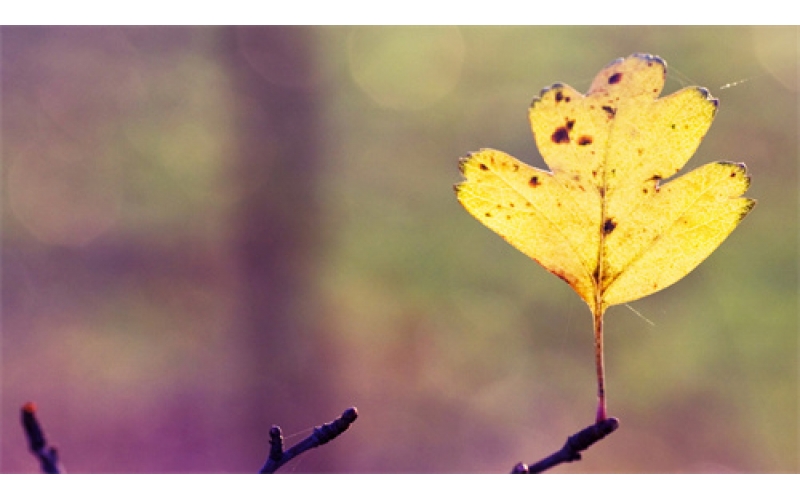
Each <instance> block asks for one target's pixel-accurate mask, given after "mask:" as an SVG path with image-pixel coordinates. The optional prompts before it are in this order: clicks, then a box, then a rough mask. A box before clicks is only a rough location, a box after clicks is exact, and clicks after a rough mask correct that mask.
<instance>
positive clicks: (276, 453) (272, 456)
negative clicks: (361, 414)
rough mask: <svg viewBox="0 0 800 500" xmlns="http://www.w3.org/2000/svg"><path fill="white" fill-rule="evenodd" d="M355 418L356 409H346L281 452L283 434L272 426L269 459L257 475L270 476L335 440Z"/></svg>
mask: <svg viewBox="0 0 800 500" xmlns="http://www.w3.org/2000/svg"><path fill="white" fill-rule="evenodd" d="M356 418H358V411H357V410H356V408H355V407H352V408H348V409H346V410H345V411H344V413H342V416H341V417H339V418H337V419H336V420H334V421H333V422H329V423H327V424H324V425H321V426H319V427H314V431H313V432H312V433H311V435H310V436H308V437H307V438H305V439H304V440H302V441H300V442H299V443H297V444H296V445H294V446H292V447H291V448H289V449H288V450H286V451H284V450H283V433H282V432H281V428H280V427H278V426H277V425H274V426H272V428H271V429H270V430H269V438H270V440H269V444H270V449H269V457H267V461H266V462H265V463H264V466H263V467H262V468H261V470H260V471H259V474H272V473H273V472H275V471H276V470H278V469H279V468H280V467H281V466H282V465H283V464H285V463H286V462H288V461H289V460H291V459H293V458H294V457H296V456H297V455H300V454H301V453H304V452H306V451H308V450H310V449H312V448H316V447H317V446H321V445H323V444H325V443H327V442H329V441H330V440H332V439H335V438H336V437H338V436H339V435H340V434H342V433H343V432H344V431H346V430H347V429H348V427H350V424H352V423H353V422H355V420H356Z"/></svg>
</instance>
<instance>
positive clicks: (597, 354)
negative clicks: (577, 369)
mask: <svg viewBox="0 0 800 500" xmlns="http://www.w3.org/2000/svg"><path fill="white" fill-rule="evenodd" d="M603 313H604V311H603V309H602V308H601V307H598V308H597V310H596V312H595V313H594V359H595V364H596V365H597V418H596V420H595V421H596V422H597V423H598V424H599V423H600V422H602V421H604V420H606V418H607V416H606V375H605V367H604V363H603Z"/></svg>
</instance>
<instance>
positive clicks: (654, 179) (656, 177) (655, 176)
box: [650, 174, 662, 182]
mask: <svg viewBox="0 0 800 500" xmlns="http://www.w3.org/2000/svg"><path fill="white" fill-rule="evenodd" d="M661 179H662V177H661V176H660V175H658V174H656V175H654V176H653V177H651V178H650V180H651V181H656V182H658V181H660V180H661Z"/></svg>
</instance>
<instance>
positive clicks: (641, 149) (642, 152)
mask: <svg viewBox="0 0 800 500" xmlns="http://www.w3.org/2000/svg"><path fill="white" fill-rule="evenodd" d="M636 152H637V153H639V156H642V155H643V154H644V148H639V149H637V150H636Z"/></svg>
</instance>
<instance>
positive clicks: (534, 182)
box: [528, 175, 540, 187]
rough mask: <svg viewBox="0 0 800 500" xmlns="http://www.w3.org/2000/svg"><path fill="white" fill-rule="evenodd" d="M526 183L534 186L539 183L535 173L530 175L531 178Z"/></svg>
mask: <svg viewBox="0 0 800 500" xmlns="http://www.w3.org/2000/svg"><path fill="white" fill-rule="evenodd" d="M528 184H530V185H531V187H536V186H538V185H539V184H540V183H539V177H538V176H536V175H534V176H533V177H531V180H530V181H529V182H528Z"/></svg>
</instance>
